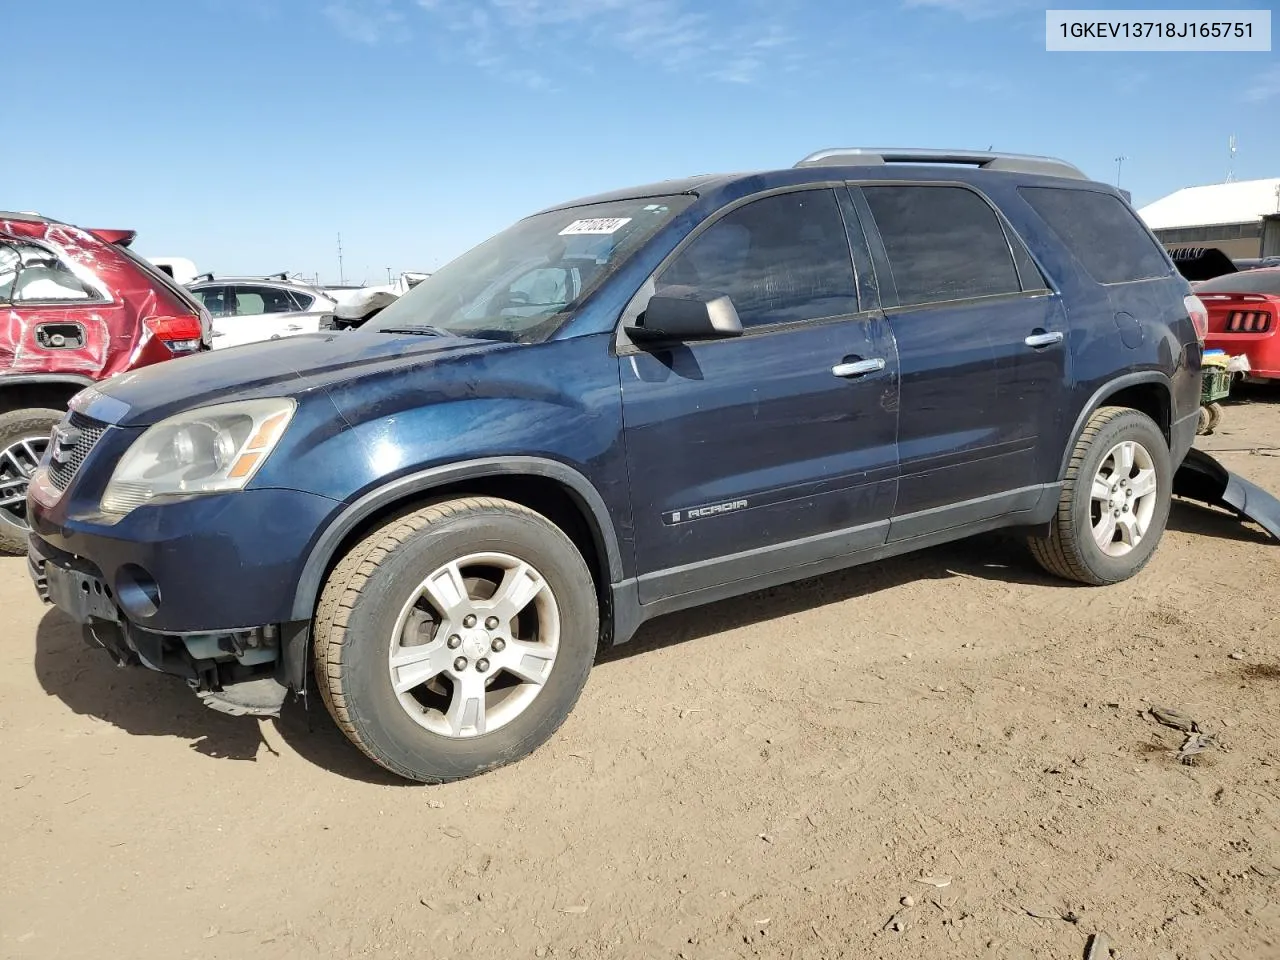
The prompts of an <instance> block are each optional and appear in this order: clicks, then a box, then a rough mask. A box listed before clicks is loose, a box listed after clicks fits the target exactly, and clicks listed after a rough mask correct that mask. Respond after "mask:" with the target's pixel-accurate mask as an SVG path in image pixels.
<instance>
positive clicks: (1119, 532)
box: [1030, 407, 1173, 586]
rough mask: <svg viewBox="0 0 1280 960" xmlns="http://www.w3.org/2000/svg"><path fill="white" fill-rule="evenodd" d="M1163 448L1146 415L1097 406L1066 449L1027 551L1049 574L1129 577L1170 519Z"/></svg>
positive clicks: (1103, 579) (1093, 579)
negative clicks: (1044, 519)
mask: <svg viewBox="0 0 1280 960" xmlns="http://www.w3.org/2000/svg"><path fill="white" fill-rule="evenodd" d="M1172 485H1173V469H1172V467H1171V464H1170V456H1169V445H1168V443H1167V442H1166V441H1165V438H1164V434H1162V433H1161V432H1160V428H1159V427H1157V426H1156V424H1155V421H1153V420H1152V419H1151V418H1150V417H1148V416H1147V415H1146V414H1144V413H1141V412H1139V411H1137V410H1131V409H1128V408H1126V407H1103V408H1102V409H1100V410H1099V411H1098V412H1097V413H1095V414H1094V415H1093V416H1092V417H1091V418H1090V419H1089V423H1088V424H1087V425H1086V426H1085V429H1084V431H1083V433H1081V435H1080V438H1079V439H1078V440H1077V441H1076V445H1075V449H1074V450H1073V451H1072V455H1071V462H1070V465H1069V466H1068V468H1067V476H1066V481H1065V482H1064V483H1063V486H1062V494H1061V497H1060V499H1059V501H1058V511H1057V514H1056V515H1055V517H1054V520H1053V523H1052V524H1051V527H1050V531H1049V535H1048V536H1045V537H1033V538H1032V539H1031V540H1030V547H1031V552H1032V554H1033V555H1034V556H1035V558H1036V560H1037V561H1038V562H1039V563H1040V565H1041V566H1042V567H1044V568H1045V569H1046V570H1047V571H1049V572H1050V573H1053V574H1056V575H1057V576H1060V577H1063V578H1065V579H1068V580H1076V581H1078V582H1080V583H1087V584H1091V585H1095V586H1097V585H1102V584H1108V583H1118V582H1120V581H1121V580H1127V579H1128V578H1129V577H1132V576H1133V575H1134V574H1136V573H1137V572H1138V571H1139V570H1141V569H1142V568H1143V567H1144V566H1146V564H1147V561H1148V560H1150V559H1151V555H1152V554H1153V553H1154V552H1155V549H1156V545H1157V544H1158V543H1159V542H1160V537H1161V535H1162V534H1163V533H1164V528H1165V523H1166V522H1167V521H1168V519H1169V503H1170V496H1171V493H1172Z"/></svg>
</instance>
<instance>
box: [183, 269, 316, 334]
mask: <svg viewBox="0 0 1280 960" xmlns="http://www.w3.org/2000/svg"><path fill="white" fill-rule="evenodd" d="M187 289H189V290H190V291H191V292H192V294H194V295H195V296H196V298H197V299H199V300H200V301H201V302H202V303H203V304H204V305H205V307H206V308H207V309H208V311H209V313H210V315H212V317H213V348H214V349H215V350H218V349H221V348H222V347H235V346H239V345H240V344H242V343H253V342H255V341H258V340H279V339H280V338H281V337H291V336H294V335H295V334H299V333H316V332H318V331H320V330H329V329H332V328H333V315H334V310H335V309H336V308H337V306H338V304H337V301H336V300H334V298H333V297H331V296H329V295H328V294H326V293H325V292H324V291H322V290H318V289H317V288H315V287H313V286H310V285H308V284H305V283H302V282H300V281H297V280H291V279H290V278H289V275H288V274H284V273H277V274H272V275H271V276H268V277H214V275H213V274H211V273H206V274H202V275H201V276H199V277H196V279H195V280H193V281H192V282H191V283H189V284H187Z"/></svg>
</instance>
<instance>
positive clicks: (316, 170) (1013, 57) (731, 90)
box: [0, 0, 1280, 281]
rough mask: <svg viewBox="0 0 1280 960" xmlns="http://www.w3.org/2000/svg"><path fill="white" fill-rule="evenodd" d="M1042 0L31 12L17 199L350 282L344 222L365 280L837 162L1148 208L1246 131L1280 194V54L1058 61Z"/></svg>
mask: <svg viewBox="0 0 1280 960" xmlns="http://www.w3.org/2000/svg"><path fill="white" fill-rule="evenodd" d="M1167 2H1168V0H1166V3H1167ZM1240 5H1241V4H1240V3H1235V4H1230V3H1229V4H1221V5H1218V6H1219V7H1221V8H1227V7H1232V6H1240ZM1254 5H1255V6H1262V5H1261V4H1254ZM1045 6H1046V4H1044V3H1027V2H1022V0H883V2H880V3H877V4H875V5H871V4H867V5H865V6H864V5H861V4H855V3H848V2H832V0H822V2H818V0H768V2H766V0H736V2H734V0H181V2H177V0H167V2H161V0H131V2H127V3H102V2H101V0H62V2H59V3H56V4H55V3H28V4H18V5H12V9H8V10H6V15H5V21H6V24H5V26H6V29H5V34H6V40H7V41H8V43H7V45H6V46H7V52H6V61H7V66H8V69H7V71H6V75H7V77H8V79H9V81H10V84H9V86H10V90H11V92H15V93H19V95H16V96H10V97H6V98H5V100H6V102H5V107H4V109H3V110H0V116H2V117H4V119H5V132H6V148H5V167H6V168H7V170H8V172H9V176H8V177H7V178H6V179H7V181H8V182H7V186H8V190H7V191H6V193H7V195H6V196H5V197H4V198H3V199H0V207H9V208H16V209H21V210H38V211H40V212H42V213H45V214H47V215H50V216H55V217H58V218H60V219H64V220H68V221H71V222H74V223H79V224H82V225H85V226H109V227H116V226H120V227H129V228H133V229H136V230H138V231H139V239H138V243H137V248H138V249H139V251H140V252H142V253H143V254H144V255H171V256H188V257H191V258H193V259H194V260H195V261H196V262H197V264H198V265H199V267H200V268H201V269H205V270H216V271H218V272H220V273H234V272H242V271H247V272H262V273H265V272H270V271H276V270H297V271H301V272H304V273H307V274H312V273H317V272H318V273H319V274H320V275H321V277H322V278H323V279H326V280H336V279H337V272H338V265H337V257H336V251H335V247H336V235H337V234H338V233H339V232H341V234H342V242H343V247H344V248H345V262H346V274H347V279H348V280H352V279H355V280H362V279H367V280H369V281H374V280H377V279H378V278H380V277H385V268H386V267H388V266H389V267H391V268H392V269H393V270H396V271H399V270H414V269H434V268H436V267H438V266H440V265H441V264H442V263H443V262H445V261H447V260H448V259H451V258H452V257H453V256H455V255H457V254H458V253H461V252H462V251H463V250H465V249H466V248H467V247H469V246H471V245H472V244H474V243H476V242H478V241H480V240H482V239H484V238H485V237H486V236H488V235H490V234H492V233H494V232H495V231H497V230H499V229H501V228H502V227H504V226H505V225H507V224H508V223H510V222H511V221H512V220H514V219H516V218H518V217H520V216H523V215H524V214H526V213H529V212H532V211H534V210H536V209H538V208H539V207H541V206H544V205H547V204H550V203H554V202H557V201H560V200H565V199H569V198H572V197H576V196H580V195H585V194H590V193H593V192H598V191H600V190H606V189H610V188H613V187H618V186H624V185H628V184H632V183H642V182H649V181H653V180H661V179H665V178H669V177H677V176H682V175H685V174H691V173H705V172H711V171H722V170H748V169H758V168H762V167H776V166H789V165H790V164H792V163H794V162H795V161H796V160H798V159H799V158H800V157H802V156H803V155H805V154H806V153H809V152H810V151H812V150H816V149H819V148H822V147H828V146H852V145H877V146H878V145H888V146H903V145H911V146H930V147H967V148H986V147H988V146H994V147H995V148H996V149H1000V150H1008V151H1011V152H1019V153H1045V154H1051V155H1059V156H1062V157H1065V158H1067V159H1070V160H1072V161H1074V162H1076V163H1077V164H1079V165H1080V166H1082V167H1083V168H1084V169H1085V170H1086V171H1087V172H1088V173H1089V174H1091V175H1092V176H1094V177H1096V178H1098V179H1102V180H1108V181H1112V182H1114V180H1115V173H1116V164H1115V157H1116V156H1118V155H1121V154H1123V155H1125V156H1127V157H1128V160H1126V161H1125V163H1124V168H1123V183H1122V185H1123V186H1125V187H1127V188H1129V189H1130V190H1132V191H1133V193H1134V200H1135V202H1136V203H1138V204H1139V205H1141V204H1142V203H1143V202H1148V201H1150V200H1154V199H1157V198H1158V197H1160V196H1163V195H1164V194H1166V193H1169V192H1172V191H1173V190H1175V189H1178V188H1179V187H1182V186H1188V185H1192V184H1200V183H1210V182H1214V181H1218V180H1222V179H1224V178H1225V176H1226V173H1227V140H1228V137H1229V136H1230V135H1231V134H1233V133H1234V134H1235V135H1236V136H1237V137H1238V141H1239V153H1238V155H1237V158H1236V176H1237V177H1238V178H1239V179H1248V178H1253V177H1267V176H1280V122H1277V121H1278V120H1280V55H1277V53H1274V52H1273V53H1230V54H1225V53H1215V54H1174V53H1158V54H1157V53H1151V54H1107V53H1090V54H1075V53H1046V52H1045V50H1044V10H1045ZM1053 6H1054V7H1062V6H1065V5H1064V4H1062V3H1054V4H1053ZM1082 6H1085V5H1082ZM1093 6H1096V5H1093ZM1126 6H1128V7H1142V6H1150V5H1149V4H1139V3H1131V4H1127V5H1126ZM1198 6H1199V7H1200V8H1212V6H1213V5H1212V4H1209V3H1207V2H1205V0H1200V2H1199V4H1198Z"/></svg>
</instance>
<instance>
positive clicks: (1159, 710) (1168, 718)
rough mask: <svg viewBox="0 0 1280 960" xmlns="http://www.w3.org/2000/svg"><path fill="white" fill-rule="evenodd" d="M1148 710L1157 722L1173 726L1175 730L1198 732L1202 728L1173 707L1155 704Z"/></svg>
mask: <svg viewBox="0 0 1280 960" xmlns="http://www.w3.org/2000/svg"><path fill="white" fill-rule="evenodd" d="M1147 712H1148V713H1149V714H1151V717H1152V719H1154V720H1155V721H1156V723H1161V724H1164V725H1165V726H1166V727H1172V728H1173V729H1174V730H1181V731H1182V732H1183V733H1198V732H1199V730H1200V728H1199V727H1198V726H1196V722H1195V721H1194V720H1192V719H1191V718H1190V717H1189V716H1187V715H1186V714H1185V713H1183V712H1182V711H1181V710H1174V709H1173V708H1172V707H1158V706H1155V705H1154V704H1153V705H1152V707H1151V709H1150V710H1148V711H1147Z"/></svg>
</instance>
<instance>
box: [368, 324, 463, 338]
mask: <svg viewBox="0 0 1280 960" xmlns="http://www.w3.org/2000/svg"><path fill="white" fill-rule="evenodd" d="M378 332H379V333H407V334H409V335H410V336H419V337H452V336H453V334H452V333H450V332H449V331H448V330H441V329H440V328H439V327H429V326H427V325H426V324H419V325H416V326H407V327H380V328H379V329H378Z"/></svg>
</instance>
